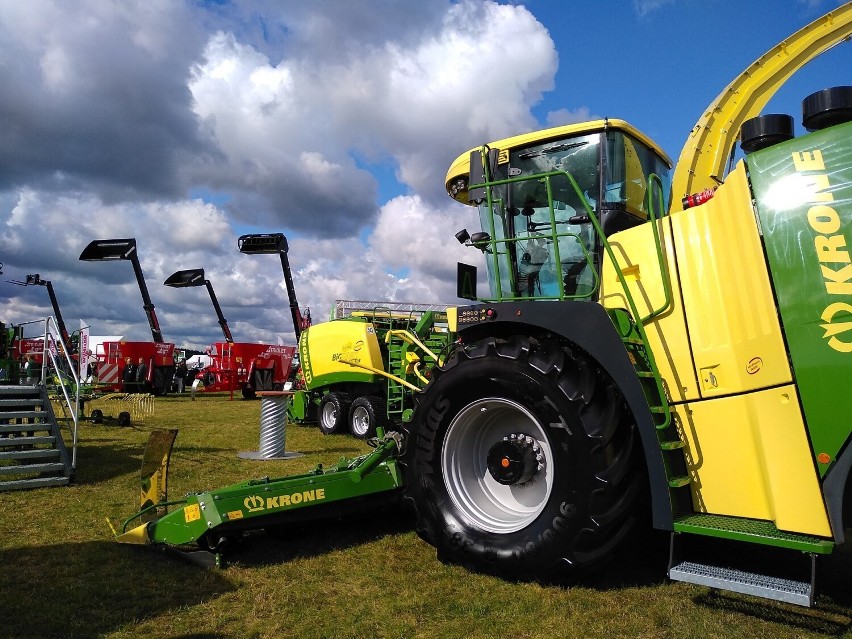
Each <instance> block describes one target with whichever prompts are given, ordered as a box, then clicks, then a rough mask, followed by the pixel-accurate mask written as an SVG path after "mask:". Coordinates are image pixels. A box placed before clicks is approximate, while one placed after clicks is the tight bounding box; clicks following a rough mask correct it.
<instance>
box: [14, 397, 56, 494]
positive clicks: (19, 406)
mask: <svg viewBox="0 0 852 639" xmlns="http://www.w3.org/2000/svg"><path fill="white" fill-rule="evenodd" d="M72 477H73V468H72V461H71V455H69V453H68V450H67V449H66V447H65V441H64V439H63V438H62V432H61V429H60V427H59V424H58V423H57V420H56V416H55V414H54V412H53V407H52V406H51V403H50V400H49V399H48V396H47V390H46V389H45V387H44V386H41V385H40V386H0V491H7V490H23V489H27V488H40V487H43V486H66V485H68V484H69V483H70V481H71V479H72Z"/></svg>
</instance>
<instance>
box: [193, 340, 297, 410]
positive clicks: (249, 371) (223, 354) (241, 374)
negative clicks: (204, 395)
mask: <svg viewBox="0 0 852 639" xmlns="http://www.w3.org/2000/svg"><path fill="white" fill-rule="evenodd" d="M208 355H210V357H211V359H212V360H213V361H212V363H211V364H210V365H209V366H207V367H205V368H203V369H201V370H200V371H199V372H198V374H197V375H196V379H199V380H201V383H202V384H204V390H205V391H213V392H235V391H239V392H241V393H242V395H243V397H245V398H247V399H251V398H253V397H254V396H255V394H256V393H257V391H261V390H283V389H284V385H285V384H286V383H287V382H288V381H289V379H290V373H291V370H292V366H293V358H294V357H295V355H296V347H295V346H283V345H273V344H252V343H245V342H216V343H215V344H214V345H213V346H212V348H211V349H210V351H209V352H208Z"/></svg>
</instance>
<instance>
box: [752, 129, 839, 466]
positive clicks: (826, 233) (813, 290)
mask: <svg viewBox="0 0 852 639" xmlns="http://www.w3.org/2000/svg"><path fill="white" fill-rule="evenodd" d="M746 162H747V163H748V169H749V175H750V178H751V183H752V189H753V194H754V199H755V205H756V208H757V214H758V218H759V222H760V226H761V231H762V234H763V240H764V246H765V249H766V254H767V259H768V262H769V268H770V273H771V278H772V282H773V286H774V289H775V295H776V297H777V300H778V307H779V312H780V315H781V322H782V325H783V330H784V335H785V339H786V340H787V345H788V348H789V351H790V358H791V361H792V364H793V370H794V374H795V379H796V384H797V386H798V389H799V394H800V399H801V402H802V407H803V410H804V414H805V421H806V423H807V428H808V432H809V437H810V441H811V445H812V447H813V453H814V455H815V457H816V461H817V467H818V468H819V471H820V474H821V475H823V476H824V475H825V473H826V472H827V471H828V469H829V468H830V466H831V463H832V462H834V461H835V460H836V459H837V455H838V454H839V453H840V452H841V450H842V449H843V447H844V445H845V443H846V442H847V440H848V439H849V435H850V429H852V393H850V392H849V380H850V373H852V260H850V233H852V123H848V124H842V125H837V126H834V127H830V128H828V129H825V130H822V131H818V132H815V133H811V134H809V135H805V136H801V137H798V138H795V139H793V140H789V141H787V142H784V143H782V144H777V145H775V146H772V147H769V148H767V149H764V150H761V151H757V152H755V153H752V154H751V155H749V156H748V158H747V160H746Z"/></svg>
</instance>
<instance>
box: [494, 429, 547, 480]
mask: <svg viewBox="0 0 852 639" xmlns="http://www.w3.org/2000/svg"><path fill="white" fill-rule="evenodd" d="M543 461H544V458H543V455H542V453H541V447H540V446H539V445H538V442H537V441H536V440H535V439H533V438H532V437H530V436H529V435H525V434H523V433H512V434H511V435H507V436H506V437H504V438H503V439H502V441H499V442H497V443H496V444H494V445H493V446H492V447H491V449H490V450H489V451H488V460H487V463H488V472H489V473H490V474H491V476H492V477H493V478H494V480H495V481H497V482H498V483H500V484H503V485H504V486H517V485H521V484H526V483H527V482H529V481H531V480H532V479H534V478H535V476H536V474H537V473H538V472H539V471H540V470H542V469H543V467H544V463H543Z"/></svg>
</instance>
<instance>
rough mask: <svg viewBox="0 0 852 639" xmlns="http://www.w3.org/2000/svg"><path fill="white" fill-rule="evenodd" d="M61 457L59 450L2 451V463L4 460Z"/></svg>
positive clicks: (0, 453) (0, 452)
mask: <svg viewBox="0 0 852 639" xmlns="http://www.w3.org/2000/svg"><path fill="white" fill-rule="evenodd" d="M49 457H59V449H58V448H31V449H30V450H0V461H2V460H4V459H47V458H49Z"/></svg>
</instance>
